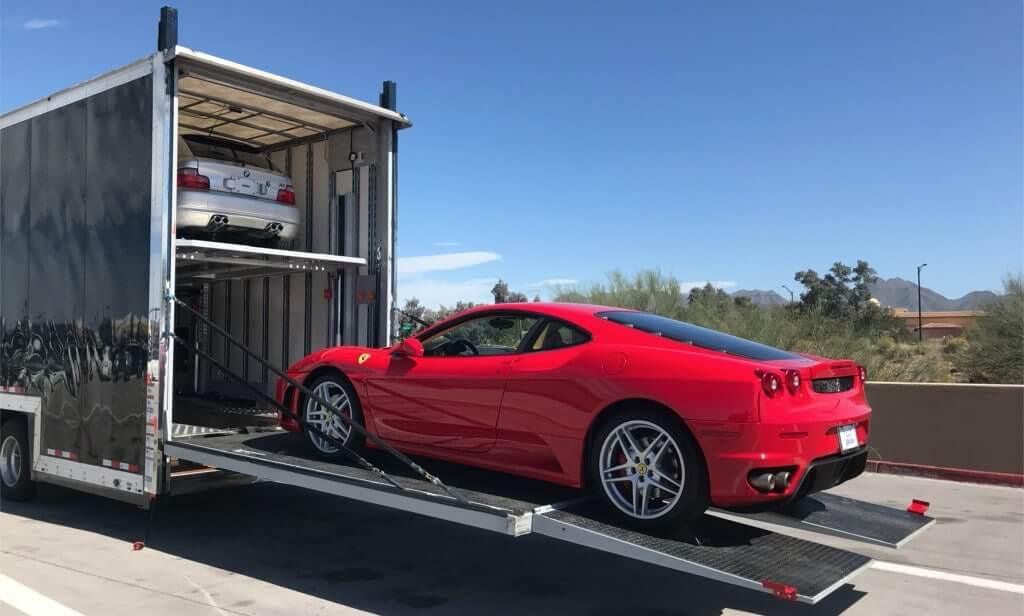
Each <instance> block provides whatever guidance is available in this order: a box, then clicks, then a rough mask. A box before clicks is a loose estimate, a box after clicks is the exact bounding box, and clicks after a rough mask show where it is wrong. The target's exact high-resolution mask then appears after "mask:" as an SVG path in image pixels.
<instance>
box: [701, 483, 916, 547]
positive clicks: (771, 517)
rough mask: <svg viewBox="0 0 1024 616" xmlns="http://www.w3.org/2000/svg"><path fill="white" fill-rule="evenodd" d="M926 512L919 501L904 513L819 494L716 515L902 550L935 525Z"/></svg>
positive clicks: (898, 510)
mask: <svg viewBox="0 0 1024 616" xmlns="http://www.w3.org/2000/svg"><path fill="white" fill-rule="evenodd" d="M927 509H928V504H927V503H924V502H922V501H917V500H915V501H912V502H911V506H910V507H908V509H907V510H902V509H895V508H893V507H885V506H882V505H876V504H874V503H866V502H864V501H859V500H856V499H852V498H846V497H844V496H839V495H838V494H829V493H828V492H819V493H817V494H812V495H810V496H805V497H803V498H801V499H799V500H797V501H794V502H793V503H790V504H789V505H787V506H785V507H784V508H781V509H775V510H769V511H762V512H758V513H741V512H736V511H721V510H715V511H714V512H713V515H717V516H720V517H722V518H725V519H730V520H734V521H739V522H743V521H749V522H754V523H757V522H763V523H766V524H773V525H776V526H784V527H787V528H794V529H798V530H803V531H809V532H816V533H823V534H827V535H832V536H835V537H840V538H843V539H850V540H853V541H860V542H863V543H869V544H872V545H880V546H884V547H887V548H892V549H899V548H900V547H901V546H903V545H905V544H906V543H907V542H908V541H910V540H911V539H913V538H914V537H916V536H917V535H918V534H920V533H922V532H924V530H926V529H927V528H928V527H929V526H931V525H932V524H934V523H935V518H931V517H928V516H926V515H924V512H925V511H927Z"/></svg>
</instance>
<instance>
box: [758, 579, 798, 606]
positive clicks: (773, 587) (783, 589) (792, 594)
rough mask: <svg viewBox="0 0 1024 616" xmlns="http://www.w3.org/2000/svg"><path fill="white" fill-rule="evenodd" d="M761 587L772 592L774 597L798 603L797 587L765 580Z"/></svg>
mask: <svg viewBox="0 0 1024 616" xmlns="http://www.w3.org/2000/svg"><path fill="white" fill-rule="evenodd" d="M761 586H764V587H765V588H767V589H768V590H770V591H771V592H772V594H773V595H775V596H776V597H778V598H780V599H789V600H790V601H796V594H797V593H796V587H795V586H790V585H789V584H783V583H781V582H773V581H771V580H764V581H763V582H761Z"/></svg>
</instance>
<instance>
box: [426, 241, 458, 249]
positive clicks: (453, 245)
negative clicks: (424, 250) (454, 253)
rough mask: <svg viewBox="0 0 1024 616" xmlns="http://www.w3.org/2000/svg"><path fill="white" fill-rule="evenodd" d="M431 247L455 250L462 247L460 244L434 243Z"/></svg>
mask: <svg viewBox="0 0 1024 616" xmlns="http://www.w3.org/2000/svg"><path fill="white" fill-rule="evenodd" d="M432 245H433V246H436V247H438V248H457V247H459V246H462V242H434V243H433V244H432Z"/></svg>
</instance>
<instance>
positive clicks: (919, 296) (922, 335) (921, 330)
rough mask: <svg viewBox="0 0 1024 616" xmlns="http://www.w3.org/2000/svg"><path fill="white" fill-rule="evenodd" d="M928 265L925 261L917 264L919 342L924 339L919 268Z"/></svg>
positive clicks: (921, 268)
mask: <svg viewBox="0 0 1024 616" xmlns="http://www.w3.org/2000/svg"><path fill="white" fill-rule="evenodd" d="M926 267H928V264H927V263H922V264H921V265H918V266H917V341H918V342H921V341H922V340H924V328H923V325H922V321H923V319H922V318H921V317H922V315H921V270H923V269H924V268H926Z"/></svg>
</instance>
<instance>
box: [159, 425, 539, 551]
mask: <svg viewBox="0 0 1024 616" xmlns="http://www.w3.org/2000/svg"><path fill="white" fill-rule="evenodd" d="M305 449H306V446H305V443H304V442H303V437H302V436H301V435H297V434H293V433H289V432H283V431H273V432H265V433H256V434H228V435H213V436H200V437H194V438H184V439H175V440H174V441H171V442H169V443H167V444H166V446H165V447H164V453H165V454H166V455H168V456H172V457H176V458H179V459H182V460H188V461H190V462H196V463H199V464H205V465H208V466H213V467H216V468H220V469H222V470H228V471H234V472H236V473H242V474H245V475H250V476H253V477H257V478H259V479H263V480H267V481H275V482H278V483H284V484H288V485H295V486H299V487H303V488H308V489H311V490H316V491H318V492H325V493H328V494H334V495H336V496H343V497H345V498H351V499H353V500H358V501H362V502H366V503H372V504H375V505H381V506H384V507H390V508H392V509H400V510H403V511H410V512H413V513H418V514H421V515H426V516H430V517H435V518H440V519H442V520H448V521H451V522H456V523H458V524H464V525H466V526H473V527H475V528H481V529H484V530H489V531H494V532H498V533H502V534H507V535H512V536H518V535H523V534H526V533H528V532H530V517H531V515H532V513H531V512H532V510H533V508H534V507H536V506H537V505H538V503H531V502H528V501H523V500H519V499H515V498H506V497H502V496H497V495H494V494H486V493H482V492H476V491H473V490H466V489H460V494H461V495H462V496H463V498H465V500H466V501H467V502H466V503H460V502H458V501H457V500H455V499H454V498H452V497H451V496H449V495H448V494H446V493H445V492H444V491H443V490H442V489H440V488H439V487H438V486H436V485H435V484H433V483H431V482H429V481H426V480H423V479H420V478H414V477H408V476H402V475H399V474H397V473H394V472H390V473H389V476H390V477H391V479H392V480H393V481H394V482H395V483H397V484H398V486H397V487H396V486H395V485H392V484H391V483H388V482H385V481H383V480H382V479H381V478H380V476H379V475H377V474H375V473H374V472H372V471H369V470H366V469H364V468H361V467H358V466H353V465H350V464H348V463H346V462H343V461H342V462H329V461H325V460H320V459H317V458H314V457H313V456H312V455H311V454H309V453H307V452H306V451H305Z"/></svg>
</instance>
